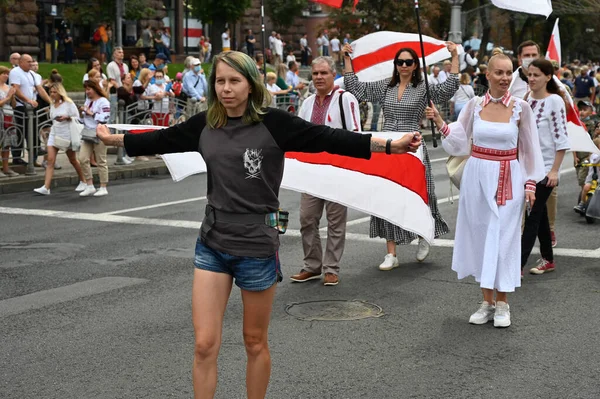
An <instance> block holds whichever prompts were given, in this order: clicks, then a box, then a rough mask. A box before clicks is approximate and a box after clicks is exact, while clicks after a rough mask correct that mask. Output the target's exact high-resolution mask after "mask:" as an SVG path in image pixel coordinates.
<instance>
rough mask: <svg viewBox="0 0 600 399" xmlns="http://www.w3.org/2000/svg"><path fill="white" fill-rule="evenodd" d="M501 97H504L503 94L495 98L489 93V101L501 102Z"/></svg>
mask: <svg viewBox="0 0 600 399" xmlns="http://www.w3.org/2000/svg"><path fill="white" fill-rule="evenodd" d="M503 97H504V96H502V97H498V98H495V97H492V95H491V94H490V102H493V103H495V104H498V103H501V102H502V98H503Z"/></svg>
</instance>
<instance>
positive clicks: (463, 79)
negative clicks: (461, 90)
mask: <svg viewBox="0 0 600 399" xmlns="http://www.w3.org/2000/svg"><path fill="white" fill-rule="evenodd" d="M469 83H471V75H469V74H468V73H463V74H462V75H460V84H461V85H468V84H469Z"/></svg>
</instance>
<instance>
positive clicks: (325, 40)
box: [321, 35, 329, 47]
mask: <svg viewBox="0 0 600 399" xmlns="http://www.w3.org/2000/svg"><path fill="white" fill-rule="evenodd" d="M321 42H323V46H325V47H327V46H329V38H328V37H327V36H325V35H323V36H321Z"/></svg>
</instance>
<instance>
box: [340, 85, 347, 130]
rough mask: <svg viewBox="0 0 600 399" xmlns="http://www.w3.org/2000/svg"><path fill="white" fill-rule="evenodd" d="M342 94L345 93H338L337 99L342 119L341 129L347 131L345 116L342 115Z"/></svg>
mask: <svg viewBox="0 0 600 399" xmlns="http://www.w3.org/2000/svg"><path fill="white" fill-rule="evenodd" d="M344 93H345V92H341V93H340V99H339V101H340V115H341V117H342V128H343V129H344V130H348V129H346V115H345V114H344V101H343V98H342V97H343V95H344Z"/></svg>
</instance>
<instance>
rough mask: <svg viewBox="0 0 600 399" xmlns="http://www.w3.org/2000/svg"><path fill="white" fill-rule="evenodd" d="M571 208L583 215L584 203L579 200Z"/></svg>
mask: <svg viewBox="0 0 600 399" xmlns="http://www.w3.org/2000/svg"><path fill="white" fill-rule="evenodd" d="M573 210H574V211H575V212H577V213H578V214H580V215H582V216H583V215H585V204H584V203H583V202H580V203H579V204H577V205H576V206H574V207H573Z"/></svg>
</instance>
